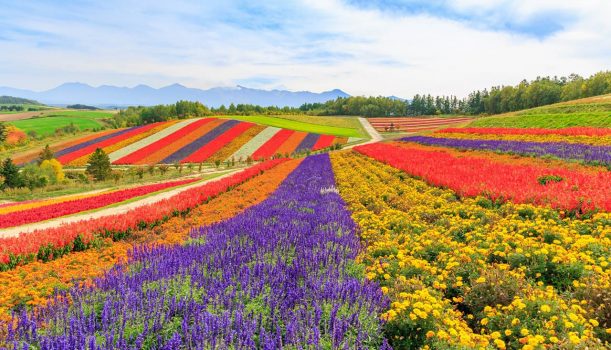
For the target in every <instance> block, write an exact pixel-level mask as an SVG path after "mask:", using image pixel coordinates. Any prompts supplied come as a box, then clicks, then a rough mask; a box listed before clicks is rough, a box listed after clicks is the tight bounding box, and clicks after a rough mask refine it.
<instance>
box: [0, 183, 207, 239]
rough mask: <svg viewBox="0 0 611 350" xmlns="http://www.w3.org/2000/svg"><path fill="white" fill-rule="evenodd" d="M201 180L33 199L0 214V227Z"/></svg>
mask: <svg viewBox="0 0 611 350" xmlns="http://www.w3.org/2000/svg"><path fill="white" fill-rule="evenodd" d="M199 180H200V179H198V178H190V179H184V180H177V181H167V182H161V183H156V184H152V185H144V186H138V187H132V188H128V189H124V190H118V191H111V192H106V193H95V194H90V195H79V196H77V197H76V198H68V199H67V200H50V201H48V202H46V201H43V202H40V203H37V202H33V203H29V204H26V205H25V207H22V208H20V210H17V211H10V212H6V213H3V214H0V228H6V227H12V226H19V225H25V224H29V223H33V222H40V221H44V220H49V219H53V218H58V217H61V216H66V215H70V214H76V213H80V212H85V211H88V210H93V209H99V208H103V207H106V206H109V205H112V204H117V203H120V202H124V201H126V200H129V199H133V198H136V197H141V196H145V195H149V194H152V193H155V192H159V191H163V190H166V189H169V188H174V187H178V186H183V185H187V184H190V183H193V182H195V181H199ZM9 208H11V207H8V208H6V211H8V209H9Z"/></svg>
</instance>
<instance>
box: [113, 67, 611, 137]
mask: <svg viewBox="0 0 611 350" xmlns="http://www.w3.org/2000/svg"><path fill="white" fill-rule="evenodd" d="M607 93H611V71H605V72H599V73H596V74H594V75H592V76H590V77H589V78H583V77H581V76H579V75H576V74H571V75H569V76H568V77H561V78H558V77H553V78H551V77H538V78H537V79H535V80H532V81H527V80H523V81H522V82H520V83H519V84H518V85H516V86H494V87H492V88H490V89H489V90H488V89H484V90H477V91H473V92H472V93H470V94H469V96H467V97H466V98H462V99H459V98H458V97H456V96H432V95H415V96H414V97H413V98H412V99H411V100H403V99H399V98H394V97H381V96H378V97H364V96H351V97H340V98H337V99H335V100H330V101H327V102H324V103H305V104H303V105H301V106H300V107H299V108H294V107H276V106H269V107H262V106H258V105H251V104H237V105H234V104H233V103H232V104H230V105H229V107H225V106H224V105H222V106H220V107H218V108H209V107H207V106H205V105H203V104H202V103H200V102H190V101H179V102H176V103H175V104H170V105H157V106H152V107H142V106H140V107H129V108H127V109H126V110H122V111H120V112H119V113H117V114H116V115H115V117H114V124H115V125H114V126H115V127H125V126H134V125H141V124H148V123H154V122H159V121H166V120H170V119H183V118H190V117H203V116H210V115H281V114H308V115H359V116H366V117H387V116H402V115H409V116H419V115H439V114H469V115H478V114H498V113H505V112H512V111H517V110H521V109H526V108H533V107H539V106H544V105H548V104H552V103H556V102H561V101H569V100H574V99H578V98H583V97H590V96H596V95H602V94H607Z"/></svg>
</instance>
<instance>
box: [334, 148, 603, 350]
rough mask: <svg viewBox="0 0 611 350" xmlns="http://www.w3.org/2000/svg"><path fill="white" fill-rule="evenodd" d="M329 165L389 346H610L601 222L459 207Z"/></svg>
mask: <svg viewBox="0 0 611 350" xmlns="http://www.w3.org/2000/svg"><path fill="white" fill-rule="evenodd" d="M385 151H386V152H387V153H389V152H390V151H391V150H390V149H388V148H386V149H385ZM331 158H332V164H333V169H334V172H335V176H336V179H337V183H338V189H339V191H340V194H341V195H342V197H343V198H344V199H345V200H346V202H347V204H348V205H349V208H350V209H351V210H352V213H353V215H352V217H353V219H354V220H355V222H356V223H357V224H358V225H359V226H360V228H361V231H360V234H361V238H362V240H363V241H364V242H365V243H366V246H367V248H366V250H365V251H364V252H363V253H362V254H361V256H360V261H362V262H363V263H364V264H365V265H366V276H367V277H368V278H369V279H371V280H373V281H376V282H378V283H379V284H380V285H381V286H382V290H383V291H384V293H386V294H387V296H388V297H390V299H391V305H390V307H389V309H388V310H387V311H386V312H385V313H384V315H383V318H384V319H385V320H386V321H387V324H386V325H385V333H386V336H387V338H388V340H389V341H390V343H391V345H392V346H393V347H394V348H395V349H416V348H432V349H458V348H480V347H481V348H496V349H539V348H554V349H568V348H586V347H589V348H591V349H592V348H604V345H603V343H604V341H611V321H610V320H609V314H610V313H611V308H610V307H611V303H609V300H610V298H611V294H610V292H611V288H610V286H611V269H610V266H609V264H610V263H611V261H610V259H611V215H610V214H609V213H598V214H594V215H593V216H592V217H590V218H587V219H576V218H569V217H563V215H562V212H558V211H555V210H553V209H550V208H543V207H537V206H533V205H530V204H514V203H511V202H505V203H503V204H500V203H494V202H492V201H491V200H490V199H489V198H487V197H481V196H480V197H475V198H462V199H459V198H458V197H457V195H456V193H454V192H453V191H451V190H448V189H441V188H437V187H433V186H430V185H429V184H427V183H426V182H424V181H422V180H418V179H415V178H412V177H410V176H409V175H407V174H405V173H403V172H401V171H399V170H397V169H393V168H391V167H389V166H387V165H384V164H381V163H379V162H376V161H374V160H372V159H371V158H367V157H363V156H362V155H359V154H356V153H343V154H337V153H336V154H333V155H332V156H331ZM437 164H443V163H442V162H437Z"/></svg>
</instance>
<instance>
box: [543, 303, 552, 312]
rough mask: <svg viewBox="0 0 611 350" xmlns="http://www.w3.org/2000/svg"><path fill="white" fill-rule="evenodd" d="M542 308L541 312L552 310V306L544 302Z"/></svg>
mask: <svg viewBox="0 0 611 350" xmlns="http://www.w3.org/2000/svg"><path fill="white" fill-rule="evenodd" d="M540 310H541V312H550V311H552V308H551V307H550V306H549V305H547V304H543V305H541V308H540Z"/></svg>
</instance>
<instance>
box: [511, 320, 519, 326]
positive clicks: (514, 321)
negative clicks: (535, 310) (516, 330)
mask: <svg viewBox="0 0 611 350" xmlns="http://www.w3.org/2000/svg"><path fill="white" fill-rule="evenodd" d="M519 324H520V319H518V318H514V319H513V320H511V325H512V326H515V325H519Z"/></svg>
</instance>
